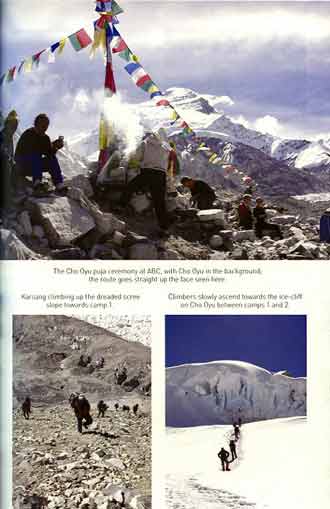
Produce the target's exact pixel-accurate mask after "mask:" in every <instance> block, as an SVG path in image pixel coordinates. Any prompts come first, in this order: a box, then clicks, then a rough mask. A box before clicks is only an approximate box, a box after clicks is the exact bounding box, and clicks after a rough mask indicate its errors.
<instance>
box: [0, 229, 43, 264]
mask: <svg viewBox="0 0 330 509" xmlns="http://www.w3.org/2000/svg"><path fill="white" fill-rule="evenodd" d="M0 258H1V260H38V259H40V258H42V257H41V256H39V255H37V253H35V252H34V251H32V250H31V249H29V248H28V247H27V246H26V245H25V244H23V242H22V241H21V240H19V238H18V237H17V236H16V235H15V233H14V232H12V231H11V230H5V229H3V228H2V229H1V257H0Z"/></svg>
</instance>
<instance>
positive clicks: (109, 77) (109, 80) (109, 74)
mask: <svg viewBox="0 0 330 509" xmlns="http://www.w3.org/2000/svg"><path fill="white" fill-rule="evenodd" d="M104 88H106V89H108V90H111V92H113V93H114V94H115V93H116V83H115V77H114V75H113V70H112V64H111V62H107V65H106V71H105V82H104Z"/></svg>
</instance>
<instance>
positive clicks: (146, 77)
mask: <svg viewBox="0 0 330 509" xmlns="http://www.w3.org/2000/svg"><path fill="white" fill-rule="evenodd" d="M150 80H151V78H150V76H149V74H145V75H144V76H141V78H139V79H138V80H137V81H136V83H135V85H136V86H137V87H142V85H143V84H144V83H145V82H146V81H150Z"/></svg>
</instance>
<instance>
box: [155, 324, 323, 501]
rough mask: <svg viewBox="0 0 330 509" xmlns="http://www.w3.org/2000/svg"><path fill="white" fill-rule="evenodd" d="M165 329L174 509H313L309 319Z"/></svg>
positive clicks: (169, 486)
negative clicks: (308, 393) (308, 418)
mask: <svg viewBox="0 0 330 509" xmlns="http://www.w3.org/2000/svg"><path fill="white" fill-rule="evenodd" d="M165 324H166V331H165V338H166V345H165V346H166V348H165V353H166V355H165V357H166V448H165V453H164V454H165V458H164V460H165V461H166V481H165V482H166V491H165V492H166V508H167V509H174V508H175V509H201V508H203V509H204V508H207V509H225V508H228V509H229V508H231V509H236V508H240V509H244V508H257V509H278V508H281V509H298V508H299V509H301V508H307V507H308V508H310V507H311V505H310V503H311V499H313V500H314V501H316V502H317V498H315V497H317V493H313V485H312V479H311V478H310V477H309V475H310V474H309V472H311V471H312V470H313V462H314V461H315V462H316V461H317V452H316V451H315V453H314V456H313V461H312V462H311V456H310V454H309V453H308V450H309V447H310V441H311V436H310V432H309V428H308V421H307V415H306V414H307V408H306V407H307V389H306V383H307V378H306V374H307V373H306V371H307V361H306V358H307V332H306V316H305V315H256V316H255V315H219V316H217V315H193V316H190V315H168V316H166V322H165ZM316 505H317V503H316Z"/></svg>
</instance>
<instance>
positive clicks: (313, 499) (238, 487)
mask: <svg viewBox="0 0 330 509" xmlns="http://www.w3.org/2000/svg"><path fill="white" fill-rule="evenodd" d="M231 432H232V426H202V427H194V428H169V429H168V430H167V433H166V440H165V447H164V449H163V450H164V451H165V457H164V455H162V458H161V461H162V463H163V462H164V460H165V471H166V503H165V507H166V508H167V509H201V508H207V509H229V508H230V509H279V508H281V509H311V508H312V507H319V508H320V509H321V508H322V509H325V508H326V507H328V506H329V501H330V489H329V483H328V479H327V477H328V475H327V472H326V471H322V468H323V467H324V461H323V462H322V460H321V461H316V462H314V461H313V460H312V459H313V458H314V457H315V450H314V446H315V442H314V440H311V434H310V430H309V426H308V424H307V420H306V418H304V417H296V418H292V417H291V418H288V419H274V420H271V421H261V422H258V423H250V424H246V425H243V427H242V429H241V438H240V440H239V441H238V443H237V455H238V459H237V460H236V461H234V462H233V463H230V470H231V471H230V472H222V470H221V465H220V462H219V459H218V457H217V453H218V451H219V450H220V448H221V447H225V449H227V450H229V447H228V442H229V437H230V434H231ZM321 456H322V455H321ZM323 456H324V454H323ZM311 463H312V465H311ZM307 472H308V475H306V473H307Z"/></svg>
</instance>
